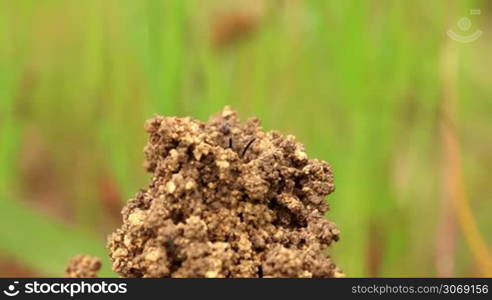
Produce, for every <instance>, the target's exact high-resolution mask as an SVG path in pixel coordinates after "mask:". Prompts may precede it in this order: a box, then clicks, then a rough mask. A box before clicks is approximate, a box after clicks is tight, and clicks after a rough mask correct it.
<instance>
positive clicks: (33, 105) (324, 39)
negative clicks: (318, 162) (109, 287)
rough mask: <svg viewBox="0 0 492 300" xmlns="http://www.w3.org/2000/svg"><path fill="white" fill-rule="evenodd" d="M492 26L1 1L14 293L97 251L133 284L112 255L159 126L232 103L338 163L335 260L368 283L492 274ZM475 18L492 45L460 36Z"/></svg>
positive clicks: (195, 7)
mask: <svg viewBox="0 0 492 300" xmlns="http://www.w3.org/2000/svg"><path fill="white" fill-rule="evenodd" d="M470 9H481V15H480V16H470V14H469V11H470ZM491 14H492V5H491V3H490V2H488V1H444V0H440V1H424V0H422V1H420V0H418V1H390V0H384V1H358V0H353V1H322V0H321V1H314V0H313V1H308V0H306V1H304V0H283V1H281V0H276V1H267V0H255V1H232V0H231V1H218V0H214V1H200V0H190V1H182V0H166V1H157V0H140V1H134V0H104V1H101V0H83V1H65V0H39V1H30V0H16V1H13V0H12V1H10V0H0V276H14V275H19V276H30V275H42V276H60V275H62V274H63V269H64V266H65V264H66V262H67V261H68V259H69V258H70V257H71V256H73V255H75V254H78V253H86V254H91V255H97V256H101V257H104V262H105V263H104V271H103V275H106V276H114V274H112V273H111V272H110V271H109V270H110V265H109V261H108V259H107V258H106V257H107V255H106V250H105V248H104V247H105V238H106V236H107V234H108V233H110V232H111V231H112V230H113V229H114V228H116V227H117V226H118V225H119V222H120V219H119V210H120V208H121V206H122V205H123V204H124V203H125V201H126V200H127V199H129V198H131V197H132V196H133V195H134V194H135V193H136V192H137V191H138V190H139V188H143V187H145V185H146V183H147V181H148V175H147V174H145V172H144V170H143V168H142V161H143V154H142V149H143V146H144V145H145V143H146V135H145V133H144V131H143V124H144V121H145V120H146V119H147V118H149V117H151V116H152V115H153V114H156V113H158V114H163V115H179V116H187V115H191V116H194V117H197V118H199V119H202V120H205V119H207V118H208V116H209V115H210V114H212V113H215V112H217V111H219V110H220V109H221V108H222V107H223V106H224V105H231V106H232V107H233V108H235V109H236V110H238V111H239V112H240V115H241V116H242V117H243V118H244V119H245V118H247V117H250V116H254V115H256V116H258V117H260V118H261V120H262V121H263V125H264V127H265V128H266V129H278V130H281V131H282V132H284V133H290V134H294V135H296V136H297V137H298V139H299V140H300V141H302V142H304V143H305V145H306V148H307V150H308V155H309V156H310V157H317V158H321V159H323V160H327V161H328V162H330V163H331V164H332V166H333V168H334V172H335V180H336V186H337V190H336V192H335V193H334V194H333V195H330V196H329V197H328V198H327V199H328V201H329V203H330V205H331V211H330V212H329V213H328V217H329V218H330V219H332V220H334V221H335V222H336V223H337V224H338V225H339V227H340V229H341V231H342V239H341V241H340V242H338V243H336V244H335V245H334V246H333V247H332V249H330V253H332V254H333V256H334V257H335V259H336V261H337V262H338V264H339V265H340V266H341V267H342V268H343V269H344V271H345V272H346V273H347V274H348V275H349V276H438V275H442V276H445V275H448V276H449V275H456V276H475V275H484V274H485V273H486V272H492V270H491V269H490V268H489V269H487V266H490V247H488V246H486V245H491V244H492V234H491V231H490V228H492V221H491V220H492V219H491V217H490V216H491V215H492V202H491V197H492V185H491V184H490V183H491V182H490V181H491V170H492V155H491V153H492V80H491V77H492V73H491V67H492V56H491V55H490V53H492V39H491V37H492V35H491V28H492V27H491V21H492V17H491ZM464 16H465V17H466V16H468V17H470V19H471V20H472V22H473V24H472V28H471V29H470V31H474V30H476V29H481V30H482V31H483V35H482V37H480V39H478V40H477V41H475V42H473V43H468V44H461V43H458V42H455V41H453V40H451V39H450V38H448V37H447V35H446V31H447V30H449V29H452V30H454V31H456V32H457V33H460V31H459V29H458V28H457V25H456V22H457V21H458V20H459V19H460V18H461V17H464ZM461 33H462V32H461ZM453 141H455V142H456V143H453ZM461 187H463V189H461ZM461 190H462V193H460V191H461ZM467 209H469V210H470V211H471V214H469V215H468V218H467V217H466V216H467V215H466V213H463V212H466V211H467ZM470 216H471V218H470ZM484 245H485V248H484V247H483V246H484ZM484 249H485V251H484ZM488 274H490V273H488Z"/></svg>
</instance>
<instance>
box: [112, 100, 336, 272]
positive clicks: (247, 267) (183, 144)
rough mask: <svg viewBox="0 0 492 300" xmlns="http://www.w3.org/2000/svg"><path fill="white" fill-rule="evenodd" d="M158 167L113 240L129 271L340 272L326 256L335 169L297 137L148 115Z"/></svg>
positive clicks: (120, 264) (152, 165)
mask: <svg viewBox="0 0 492 300" xmlns="http://www.w3.org/2000/svg"><path fill="white" fill-rule="evenodd" d="M145 129H146V131H147V132H148V133H149V135H150V137H149V143H148V144H147V146H146V147H145V156H146V168H147V170H148V171H149V172H151V173H152V174H153V177H152V180H151V182H150V184H149V186H148V188H147V189H144V190H141V191H140V192H139V193H138V194H137V195H136V196H135V198H133V199H131V200H130V201H129V202H128V203H127V205H126V206H125V207H124V209H123V212H122V214H123V225H122V226H121V228H119V229H117V230H116V232H114V233H113V234H112V235H111V236H110V237H109V240H108V248H109V250H110V257H111V259H112V262H113V270H114V271H115V272H117V273H118V274H120V275H121V276H122V277H340V276H342V275H343V274H342V273H341V272H340V270H339V269H338V268H337V267H336V265H335V264H334V263H333V261H332V260H331V258H330V257H329V256H327V255H326V253H325V252H326V249H327V248H328V246H329V245H330V244H331V243H332V242H333V241H337V240H338V238H339V233H340V232H339V230H338V229H337V228H336V225H335V224H334V223H333V222H330V221H328V220H327V219H326V218H325V217H324V214H325V212H326V211H327V210H328V205H327V203H326V202H325V199H324V197H325V196H326V195H328V194H330V193H331V192H333V190H334V184H333V175H332V171H331V168H330V166H329V165H328V164H327V163H326V162H324V161H320V160H317V159H308V157H307V155H306V152H305V151H304V147H303V145H302V144H300V143H298V142H297V141H296V140H295V138H294V137H293V136H291V135H288V136H283V135H281V134H280V133H278V132H276V131H269V132H263V131H262V128H261V127H260V124H259V121H258V120H257V119H256V118H253V119H250V120H248V121H247V122H245V123H241V122H240V121H239V118H238V116H237V114H236V112H234V111H232V110H231V109H230V108H228V107H226V108H225V109H224V110H223V111H222V112H221V113H219V114H218V115H216V116H214V117H212V118H211V119H210V120H209V121H208V122H205V123H204V122H200V121H197V120H194V119H191V118H177V117H162V116H156V117H155V118H153V119H151V120H149V121H147V123H146V126H145Z"/></svg>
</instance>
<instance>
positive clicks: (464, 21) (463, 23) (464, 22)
mask: <svg viewBox="0 0 492 300" xmlns="http://www.w3.org/2000/svg"><path fill="white" fill-rule="evenodd" d="M480 14H481V11H480V9H472V10H470V15H480ZM471 26H472V22H471V20H470V19H469V18H467V17H463V18H461V19H459V20H458V28H459V29H460V30H461V31H462V32H463V33H466V32H467V31H468V30H470V28H471ZM447 34H448V36H449V37H450V38H451V39H453V40H455V41H457V42H460V43H471V42H473V41H475V40H477V39H478V38H479V37H480V36H481V35H482V31H481V30H476V31H475V32H473V33H472V34H468V35H462V34H458V33H456V32H454V31H453V30H448V32H447Z"/></svg>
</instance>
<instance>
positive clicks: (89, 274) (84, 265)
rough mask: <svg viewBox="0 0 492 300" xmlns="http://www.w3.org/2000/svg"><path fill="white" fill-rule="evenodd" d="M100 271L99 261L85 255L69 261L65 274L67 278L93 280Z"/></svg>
mask: <svg viewBox="0 0 492 300" xmlns="http://www.w3.org/2000/svg"><path fill="white" fill-rule="evenodd" d="M99 269H101V260H100V259H99V258H96V257H91V256H87V255H77V256H75V257H74V258H72V259H71V260H70V262H69V263H68V267H67V268H66V269H65V274H66V275H67V277H69V278H95V277H97V272H99Z"/></svg>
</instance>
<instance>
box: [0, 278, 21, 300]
mask: <svg viewBox="0 0 492 300" xmlns="http://www.w3.org/2000/svg"><path fill="white" fill-rule="evenodd" d="M18 283H19V282H18V281H14V284H10V285H9V286H8V287H7V289H6V290H4V291H3V293H4V294H5V295H7V296H9V297H14V296H17V295H19V291H18V290H16V289H15V285H16V284H18Z"/></svg>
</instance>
